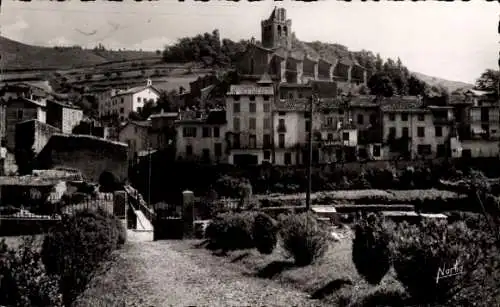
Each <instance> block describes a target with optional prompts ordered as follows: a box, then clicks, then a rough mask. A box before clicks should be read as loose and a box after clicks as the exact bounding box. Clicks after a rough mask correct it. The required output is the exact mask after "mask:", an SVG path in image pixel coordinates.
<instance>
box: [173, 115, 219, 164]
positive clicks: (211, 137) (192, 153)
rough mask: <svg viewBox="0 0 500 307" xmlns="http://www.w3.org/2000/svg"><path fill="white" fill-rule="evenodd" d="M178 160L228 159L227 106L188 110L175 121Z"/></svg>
mask: <svg viewBox="0 0 500 307" xmlns="http://www.w3.org/2000/svg"><path fill="white" fill-rule="evenodd" d="M175 127H176V130H177V135H176V138H175V142H176V143H175V148H176V156H177V159H178V160H188V161H199V162H202V163H214V162H215V163H222V162H227V154H226V148H227V147H226V146H227V145H226V131H227V130H226V128H227V121H226V114H225V111H224V110H210V111H208V112H201V111H185V112H182V113H181V114H179V119H178V120H176V121H175Z"/></svg>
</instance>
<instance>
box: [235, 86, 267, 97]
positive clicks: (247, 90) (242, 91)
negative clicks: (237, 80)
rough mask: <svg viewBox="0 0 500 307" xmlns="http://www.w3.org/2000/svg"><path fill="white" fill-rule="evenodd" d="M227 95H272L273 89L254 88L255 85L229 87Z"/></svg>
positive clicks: (264, 87)
mask: <svg viewBox="0 0 500 307" xmlns="http://www.w3.org/2000/svg"><path fill="white" fill-rule="evenodd" d="M227 95H229V96H232V95H269V96H272V95H274V89H273V87H270V86H255V85H243V84H239V85H231V88H230V89H229V92H228V93H227Z"/></svg>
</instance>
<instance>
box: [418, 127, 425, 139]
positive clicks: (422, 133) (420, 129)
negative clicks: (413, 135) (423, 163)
mask: <svg viewBox="0 0 500 307" xmlns="http://www.w3.org/2000/svg"><path fill="white" fill-rule="evenodd" d="M417 136H418V137H419V138H423V137H425V127H417Z"/></svg>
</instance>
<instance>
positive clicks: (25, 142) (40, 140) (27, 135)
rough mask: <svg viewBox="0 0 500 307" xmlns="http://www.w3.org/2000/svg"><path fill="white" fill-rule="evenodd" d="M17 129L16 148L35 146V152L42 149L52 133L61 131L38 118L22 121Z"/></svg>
mask: <svg viewBox="0 0 500 307" xmlns="http://www.w3.org/2000/svg"><path fill="white" fill-rule="evenodd" d="M15 131H16V138H15V140H16V148H18V149H21V148H23V149H26V148H33V150H34V151H35V153H39V152H40V151H42V149H43V148H44V147H45V145H46V144H47V143H48V141H49V139H50V137H51V136H52V135H54V134H56V133H60V132H61V130H59V129H58V128H56V127H53V126H51V125H48V124H45V123H42V122H40V121H38V120H28V121H24V122H20V123H18V124H17V126H16V130H15Z"/></svg>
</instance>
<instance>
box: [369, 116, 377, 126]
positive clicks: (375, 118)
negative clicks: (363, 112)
mask: <svg viewBox="0 0 500 307" xmlns="http://www.w3.org/2000/svg"><path fill="white" fill-rule="evenodd" d="M376 123H377V114H370V124H371V125H375V124H376Z"/></svg>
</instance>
